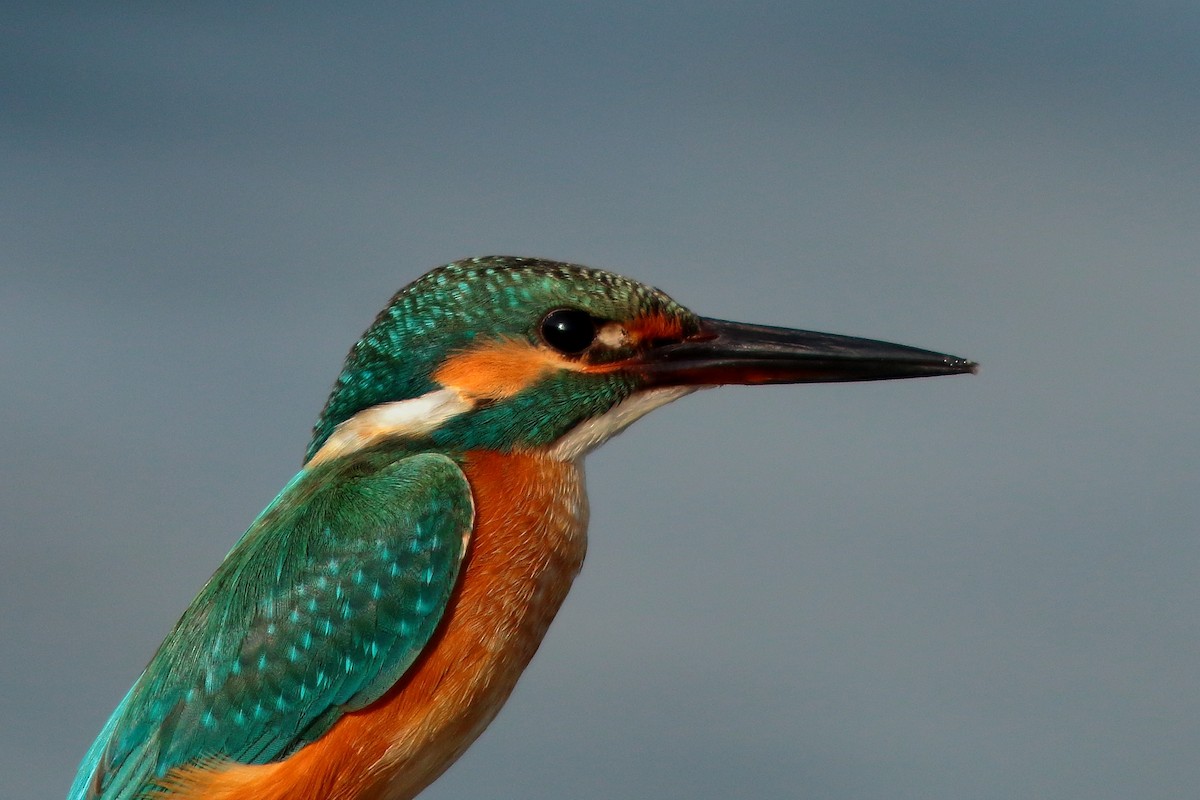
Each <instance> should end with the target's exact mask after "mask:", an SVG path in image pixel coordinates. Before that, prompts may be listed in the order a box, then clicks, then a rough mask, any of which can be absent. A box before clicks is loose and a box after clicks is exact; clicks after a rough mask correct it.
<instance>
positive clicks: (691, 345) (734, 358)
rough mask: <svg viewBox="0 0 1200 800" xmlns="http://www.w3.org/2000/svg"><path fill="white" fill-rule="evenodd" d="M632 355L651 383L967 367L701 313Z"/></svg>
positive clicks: (807, 378) (924, 372)
mask: <svg viewBox="0 0 1200 800" xmlns="http://www.w3.org/2000/svg"><path fill="white" fill-rule="evenodd" d="M700 322H701V326H700V331H699V332H698V333H697V334H696V335H694V336H692V337H690V338H688V339H687V340H685V341H683V342H678V343H676V344H669V345H664V346H662V347H657V348H654V349H653V350H650V351H649V352H647V353H646V354H645V355H644V356H643V357H642V359H640V364H639V371H640V372H641V373H642V374H643V376H644V377H645V379H646V380H647V381H648V382H649V384H650V385H652V386H689V385H709V386H711V385H719V384H729V383H740V384H764V383H831V382H836V381H883V380H891V379H893V378H922V377H926V376H930V375H958V374H961V373H964V372H975V370H976V368H977V365H976V364H975V362H973V361H968V360H966V359H965V358H959V357H958V356H950V355H946V354H944V353H935V352H933V351H931V350H920V349H918V348H916V347H906V346H904V345H900V344H890V343H889V342H878V341H875V340H873V339H859V338H857V337H853V336H839V335H837V334H833V333H817V332H815V331H798V330H793V329H791V328H775V327H771V326H767V325H746V324H743V323H740V322H726V321H725V320H719V319H702V320H701V321H700Z"/></svg>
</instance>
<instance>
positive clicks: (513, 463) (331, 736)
mask: <svg viewBox="0 0 1200 800" xmlns="http://www.w3.org/2000/svg"><path fill="white" fill-rule="evenodd" d="M463 469H464V471H465V472H466V474H467V479H468V480H469V482H470V485H471V489H472V492H473V494H474V498H475V529H474V531H473V532H472V536H471V541H470V545H469V547H468V550H467V556H466V559H465V560H464V562H463V566H462V569H461V571H460V573H459V582H458V586H457V587H456V589H455V592H454V594H453V596H452V597H451V600H450V605H449V607H448V608H447V611H446V615H445V617H444V618H443V620H442V624H441V626H440V627H439V630H438V633H437V634H436V635H435V637H434V639H433V641H432V642H431V643H430V645H429V647H428V648H426V651H425V652H424V653H422V654H421V656H420V658H419V659H418V660H417V661H416V663H415V664H413V666H412V667H411V668H410V669H409V670H408V672H406V673H405V675H404V677H403V678H401V680H400V681H399V682H398V683H397V684H396V685H395V686H394V687H393V688H392V689H391V690H390V691H389V692H388V693H387V694H385V695H384V696H383V697H382V698H380V699H379V700H378V701H377V702H375V703H374V704H372V705H371V706H369V707H367V708H364V709H362V710H360V711H357V712H354V713H351V714H347V715H346V716H344V717H342V718H341V719H340V720H338V722H337V723H336V724H335V725H334V726H333V727H332V728H331V729H330V730H329V732H328V733H326V734H325V735H324V736H322V737H321V738H320V739H319V740H318V741H316V742H314V743H312V744H310V745H308V746H307V747H304V748H302V749H301V750H299V751H297V752H296V753H294V754H293V755H292V756H291V757H289V758H288V759H286V760H284V761H280V762H278V763H275V764H266V765H261V766H246V765H232V764H228V763H222V764H201V765H196V766H193V767H187V768H184V769H181V770H176V771H175V772H174V773H172V774H171V776H170V777H169V778H168V780H167V781H166V785H167V786H168V787H169V788H170V789H171V793H170V795H169V796H170V797H171V798H178V799H179V800H182V799H183V798H195V799H196V800H199V799H200V798H204V800H234V799H235V798H238V799H239V800H242V799H244V798H247V797H253V798H256V799H257V800H285V799H286V800H309V799H310V798H311V800H318V799H320V800H351V799H352V798H353V800H402V799H403V798H410V797H413V796H414V795H416V794H417V792H419V791H421V790H422V789H424V788H425V787H426V786H428V785H429V784H430V783H431V782H432V781H433V780H434V779H435V778H437V777H438V776H439V775H441V774H442V772H443V771H445V769H446V768H447V767H449V766H450V765H451V764H452V763H453V762H454V760H455V759H457V758H458V757H459V756H460V755H462V753H463V751H465V750H466V749H467V747H468V746H469V745H470V744H471V743H472V742H473V741H474V740H475V738H476V737H477V736H479V734H480V733H482V732H483V729H484V728H486V727H487V725H488V723H489V722H491V721H492V719H493V718H494V717H495V715H496V713H497V712H498V711H499V710H500V706H501V705H503V704H504V701H505V700H506V699H507V698H508V695H509V693H510V692H511V691H512V689H513V686H515V685H516V682H517V678H518V677H519V676H520V674H521V672H522V671H523V670H524V669H525V666H526V665H527V664H528V663H529V659H530V658H532V657H533V654H534V652H535V651H536V650H537V647H538V644H539V643H540V642H541V640H542V636H543V635H544V634H545V632H546V628H547V627H548V626H549V624H550V621H551V620H552V619H553V618H554V615H555V613H556V612H557V611H558V608H559V606H560V605H561V604H562V601H563V599H564V598H565V597H566V594H567V590H568V589H569V588H570V585H571V581H572V579H573V578H574V577H575V575H576V574H577V573H578V571H579V568H580V566H581V565H582V563H583V556H584V551H585V549H586V537H585V530H586V527H587V498H586V496H585V495H584V487H583V476H582V474H581V471H580V469H579V467H577V466H576V465H575V464H572V463H563V462H559V461H554V460H552V459H549V458H545V457H542V456H538V455H530V454H518V455H498V454H495V453H489V452H484V451H477V452H472V453H470V454H468V458H467V460H466V462H465V463H464V465H463Z"/></svg>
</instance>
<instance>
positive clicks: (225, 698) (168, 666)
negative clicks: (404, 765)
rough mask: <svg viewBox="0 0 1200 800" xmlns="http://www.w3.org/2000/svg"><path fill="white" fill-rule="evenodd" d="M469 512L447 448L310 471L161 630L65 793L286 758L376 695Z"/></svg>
mask: <svg viewBox="0 0 1200 800" xmlns="http://www.w3.org/2000/svg"><path fill="white" fill-rule="evenodd" d="M473 515H474V510H473V505H472V501H471V495H470V489H469V487H468V486H467V483H466V478H465V477H464V476H463V474H462V471H461V470H460V469H459V468H458V467H457V465H455V463H454V462H453V461H451V460H450V459H449V458H447V457H446V456H442V455H438V454H431V453H424V454H415V455H413V454H408V453H397V452H395V451H388V450H386V449H379V450H372V451H366V452H362V453H356V454H352V455H350V456H348V457H346V458H343V459H338V460H336V461H333V462H330V463H327V464H321V465H318V466H317V467H315V468H313V469H312V470H306V471H304V472H301V473H300V474H299V475H298V476H297V477H296V478H295V479H294V480H293V481H292V482H291V483H290V484H288V486H287V487H286V488H285V489H284V491H283V492H281V493H280V495H279V497H277V498H276V499H275V501H274V502H272V504H271V505H270V506H268V507H267V509H266V510H265V511H264V512H263V513H262V515H260V516H259V518H258V519H257V520H256V521H255V522H254V524H253V525H251V527H250V529H249V530H248V531H247V532H246V534H245V535H244V536H243V537H242V539H241V540H240V541H239V542H238V544H237V545H236V546H235V547H234V549H233V550H232V551H231V552H230V554H229V555H228V556H227V557H226V559H225V561H224V562H223V563H222V564H221V566H220V568H219V569H218V570H217V572H216V573H215V574H214V575H213V577H212V578H211V579H210V580H209V582H208V584H207V585H205V587H204V589H202V590H201V592H200V594H199V595H198V596H197V598H196V599H195V600H194V601H193V602H192V605H191V606H190V607H189V608H188V610H187V611H186V612H185V613H184V615H183V617H182V618H181V619H180V620H179V622H178V624H177V625H176V626H175V628H174V630H172V631H171V633H170V634H169V635H168V637H167V638H166V640H165V641H164V642H163V644H162V646H161V647H160V648H159V650H158V652H157V653H156V654H155V655H154V658H153V659H152V660H151V661H150V664H149V666H147V668H146V671H145V672H144V673H143V674H142V676H141V677H140V678H139V679H138V681H137V683H135V684H134V687H133V689H131V690H130V692H129V694H128V695H127V696H126V698H125V700H124V701H123V702H122V703H121V705H120V706H119V707H118V708H117V710H116V712H114V714H113V716H112V718H111V719H110V720H109V722H108V724H107V725H106V726H105V728H104V730H103V731H102V732H101V734H100V737H99V738H98V739H97V740H96V743H95V744H94V745H93V746H92V748H91V749H90V750H89V751H88V754H87V756H86V757H85V758H84V761H83V763H82V764H81V766H80V770H79V773H78V776H77V777H76V779H75V783H74V785H73V786H72V788H71V793H70V795H69V800H93V799H95V800H99V799H100V798H102V799H103V800H133V798H138V797H140V796H141V795H142V794H143V793H144V792H145V791H146V790H147V789H150V788H152V787H153V786H154V785H155V782H156V781H157V780H159V779H161V778H162V777H163V776H165V775H166V774H167V773H168V772H169V771H170V770H172V769H174V768H176V767H179V766H181V765H184V764H188V763H195V762H197V761H200V760H204V759H214V758H215V759H221V760H233V761H237V762H240V763H247V764H261V763H267V762H270V761H275V760H279V759H281V758H285V757H287V756H288V755H290V754H291V753H293V752H295V751H296V750H297V749H299V748H300V747H303V746H304V745H305V744H307V743H309V742H311V741H313V740H314V739H316V738H317V737H319V736H320V735H321V734H322V733H324V732H325V731H326V730H328V728H329V727H330V726H331V725H332V724H333V723H334V722H336V721H337V719H338V718H339V717H340V716H341V715H342V714H344V713H346V712H347V711H351V710H354V709H356V708H361V707H363V706H366V705H369V704H370V703H371V702H373V701H374V700H376V699H378V698H379V697H380V696H381V695H382V694H383V693H384V692H385V691H387V689H388V688H389V687H391V686H392V685H393V684H394V683H395V682H396V681H397V680H398V679H399V678H400V676H401V675H402V674H403V673H404V671H405V670H406V669H407V668H408V667H409V666H410V665H411V664H412V663H413V661H414V660H416V658H417V656H418V655H419V654H420V652H421V650H422V649H423V648H424V647H425V645H426V644H427V643H428V641H429V639H430V637H431V636H432V635H433V632H434V630H435V629H436V627H437V624H438V621H439V620H440V619H441V616H442V613H443V611H444V610H445V608H446V604H447V602H448V601H449V597H450V594H451V592H452V590H453V588H454V585H455V581H456V579H457V576H458V567H459V564H460V563H461V561H462V558H463V555H464V547H465V543H466V537H467V536H468V534H469V531H470V529H471V525H472V522H473Z"/></svg>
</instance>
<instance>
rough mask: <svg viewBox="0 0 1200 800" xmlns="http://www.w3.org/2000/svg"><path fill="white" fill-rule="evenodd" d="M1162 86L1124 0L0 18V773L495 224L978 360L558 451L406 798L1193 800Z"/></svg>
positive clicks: (1160, 42)
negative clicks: (536, 535)
mask: <svg viewBox="0 0 1200 800" xmlns="http://www.w3.org/2000/svg"><path fill="white" fill-rule="evenodd" d="M64 5H65V4H64ZM1197 75H1200V7H1198V6H1197V5H1196V4H1195V3H1185V2H1170V1H1168V0H1161V1H1159V2H1153V1H1151V2H1139V3H1136V4H1135V3H1114V2H1099V3H1081V2H1070V3H1066V2H1054V0H1049V1H1048V0H1039V2H1008V3H1005V2H1000V3H997V2H989V3H980V2H973V3H961V2H906V3H899V2H897V3H871V2H842V3H808V2H789V3H754V2H750V3H739V4H732V3H730V4H720V3H661V4H645V3H558V2H553V3H552V2H545V3H537V2H516V3H505V4H497V3H441V4H413V3H395V4H384V3H380V4H359V3H342V4H338V5H337V6H336V8H335V7H334V6H333V5H332V4H330V5H326V4H315V3H292V4H255V3H207V4H203V7H202V8H190V9H189V8H185V7H184V6H183V5H179V4H174V5H169V6H163V5H155V4H121V5H119V6H114V5H107V6H105V7H99V6H95V5H92V6H88V7H87V8H80V7H77V6H72V8H71V10H70V11H66V10H64V7H63V6H60V5H58V4H53V3H36V4H34V3H20V2H9V3H6V4H5V5H4V8H3V9H2V10H0V203H2V208H0V210H2V213H0V367H2V374H3V382H2V383H0V470H2V473H0V474H2V477H3V480H2V481H0V537H2V551H0V553H2V554H0V608H2V609H3V613H2V615H0V626H2V633H3V639H2V641H3V646H2V648H0V719H3V721H4V724H3V725H0V796H4V797H14V798H16V797H23V798H34V797H47V798H55V797H62V796H63V795H64V794H65V792H66V789H67V787H68V785H69V783H70V781H71V779H72V777H73V774H74V771H75V768H76V764H77V763H78V760H79V758H80V757H81V756H82V754H83V752H84V750H85V749H86V747H87V745H88V743H89V742H90V741H91V739H92V738H93V736H94V735H95V734H96V733H97V731H98V730H99V728H100V726H101V724H102V723H103V721H104V719H105V718H106V717H107V716H108V714H109V712H110V710H111V709H112V708H113V706H114V705H115V704H116V703H117V702H118V701H119V700H120V698H121V696H122V695H123V694H124V692H125V690H126V689H127V688H128V686H129V684H130V683H131V682H132V680H133V679H134V678H135V677H136V675H137V674H138V672H139V671H140V669H141V668H142V666H143V665H144V664H145V662H146V660H147V659H148V658H149V656H150V654H151V653H152V652H153V650H154V648H155V647H156V646H157V644H158V642H159V641H160V640H161V638H162V637H163V635H165V633H166V632H167V630H168V629H169V628H170V626H171V625H172V623H173V622H174V620H175V619H176V618H177V617H178V615H179V614H180V613H181V612H182V610H183V608H184V607H185V606H186V605H187V603H188V601H189V600H190V599H191V597H192V596H193V595H194V594H195V592H196V591H197V590H198V589H199V587H200V586H201V584H202V583H203V581H204V580H205V579H206V578H207V576H208V575H209V574H210V573H211V571H212V570H213V569H214V568H215V566H216V565H217V563H218V562H219V561H220V559H221V557H222V555H223V554H224V553H225V552H226V551H227V550H228V549H229V547H230V546H231V545H232V543H233V542H234V541H235V539H236V538H237V536H238V535H239V534H240V533H241V531H242V530H244V529H245V527H246V525H247V524H248V523H249V521H250V520H251V519H252V518H253V517H254V516H255V514H256V513H257V512H258V511H259V510H260V509H261V508H262V506H263V505H264V504H265V503H266V502H267V501H268V500H270V498H271V497H273V496H274V495H275V493H276V492H277V490H278V489H279V488H280V487H281V486H282V485H283V483H284V482H285V481H286V480H287V479H288V478H289V477H290V476H291V475H292V473H293V472H294V471H295V469H296V468H297V467H298V465H299V459H300V457H301V455H302V452H303V450H304V446H305V444H306V443H307V440H308V433H309V427H310V425H311V424H312V421H313V420H314V418H315V416H316V413H317V411H318V410H319V409H320V407H321V405H322V403H323V402H324V399H325V395H326V392H327V390H328V388H329V386H330V384H331V383H332V380H333V378H334V376H335V375H336V373H337V371H338V368H339V366H340V362H341V358H342V357H343V355H344V354H345V352H346V350H347V349H348V348H349V347H350V345H351V344H352V343H353V341H354V340H355V338H356V337H357V336H358V334H359V333H360V332H361V331H362V329H363V328H365V327H366V325H367V324H368V323H369V322H370V320H371V319H372V317H373V315H374V314H375V312H376V311H377V310H378V309H379V308H380V307H382V305H383V304H384V303H385V302H386V300H387V299H388V297H389V296H390V294H391V293H392V292H393V291H395V290H396V289H397V288H399V287H400V286H401V285H403V284H405V283H407V282H408V281H410V280H412V279H413V278H415V277H416V276H417V275H419V274H420V273H422V272H424V271H425V270H426V269H429V268H431V267H434V266H436V265H438V264H441V263H444V262H447V261H451V260H454V259H457V258H461V257H465V256H471V255H484V254H489V253H510V254H522V255H537V256H543V257H548V258H558V259H564V260H572V261H577V262H580V263H584V264H589V265H592V266H597V267H604V268H609V269H613V270H615V271H618V272H622V273H625V274H628V275H631V276H633V277H637V278H640V279H642V280H645V281H647V282H651V283H653V284H655V285H657V286H660V287H661V288H663V289H665V290H667V291H668V292H670V293H671V294H673V295H674V296H675V297H676V298H677V299H679V300H680V301H681V302H683V303H685V304H687V305H689V306H690V307H692V308H693V309H695V310H697V311H698V312H700V313H703V314H707V315H711V316H718V317H724V318H729V319H740V320H744V321H752V322H761V323H773V324H791V325H795V326H798V327H807V328H814V329H818V330H831V331H837V332H842V333H852V334H857V335H862V336H869V337H874V338H883V339H889V340H894V341H899V342H904V343H908V344H914V345H918V346H923V347H929V348H934V349H939V350H944V351H947V352H951V353H955V354H959V355H964V356H969V357H971V358H973V359H976V360H978V361H980V362H981V363H982V364H983V371H982V373H981V374H980V375H979V376H978V377H974V378H969V377H956V378H943V379H930V380H923V381H912V382H897V383H880V384H845V385H835V386H810V387H771V388H759V389H744V388H730V389H723V390H720V391H714V392H708V393H704V394H702V395H698V396H694V397H690V398H687V399H686V400H683V401H681V402H680V403H679V404H677V405H675V406H672V407H670V408H668V409H665V410H663V411H659V412H656V413H655V414H654V415H652V416H651V417H650V418H648V419H646V420H644V421H642V422H640V423H638V425H637V426H635V427H634V428H633V430H632V431H631V432H630V433H628V434H627V435H625V436H623V437H621V438H620V439H618V440H616V441H614V442H612V443H610V444H609V445H608V446H607V447H606V448H604V449H602V450H601V451H599V452H598V453H596V454H595V455H593V456H591V457H590V458H589V460H588V470H589V484H590V490H591V498H592V506H593V519H592V529H591V549H590V553H589V561H588V564H587V566H586V567H585V569H584V572H583V575H582V576H581V577H580V579H579V581H578V582H577V584H576V587H575V590H574V592H573V594H572V596H571V597H570V599H569V600H568V602H567V604H566V606H565V607H564V609H563V611H562V613H561V614H560V616H559V618H558V620H557V621H556V623H555V625H554V626H553V627H552V629H551V631H550V634H549V636H548V638H547V640H546V642H545V644H544V646H543V647H542V650H541V651H540V653H539V655H538V656H537V658H536V659H535V660H534V663H533V664H532V666H531V668H530V669H529V671H528V672H527V673H526V675H525V677H524V678H523V680H522V682H521V684H520V686H519V687H518V689H517V691H516V693H515V694H514V696H513V698H512V700H511V701H510V702H509V704H508V706H507V707H506V708H505V710H504V711H503V713H502V714H501V715H500V717H499V719H498V720H497V721H496V722H495V724H493V725H492V727H491V728H490V729H489V730H488V731H487V733H485V734H484V736H483V737H482V738H481V739H480V741H479V742H478V744H477V745H476V746H475V747H474V748H472V750H471V751H470V752H469V753H468V754H467V755H466V756H465V757H464V758H463V759H462V761H461V762H460V763H459V764H458V765H457V766H455V767H454V768H453V769H452V770H451V771H450V772H449V773H448V774H447V775H446V776H445V777H444V778H443V779H442V780H441V781H439V782H438V783H437V784H435V786H434V787H433V788H432V789H430V790H429V791H428V793H427V795H425V796H427V797H429V798H446V799H448V798H454V797H479V798H485V797H495V798H506V797H523V798H564V797H570V798H577V799H578V800H589V799H590V798H614V797H622V798H689V800H696V799H698V798H727V797H730V796H756V797H781V798H782V797H786V798H790V797H805V798H846V799H847V800H849V799H850V798H853V799H854V800H862V799H863V798H879V799H880V800H884V799H887V800H892V799H894V798H946V800H951V799H955V800H957V799H958V798H964V797H970V798H1013V797H1055V798H1089V800H1102V799H1103V798H1113V799H1114V800H1115V799H1117V798H1121V799H1122V800H1125V799H1127V798H1130V797H1137V798H1141V800H1148V799H1151V798H1179V797H1184V796H1192V795H1194V793H1195V790H1196V787H1197V786H1200V758H1198V757H1197V753H1200V721H1198V720H1200V682H1198V680H1197V678H1198V675H1197V671H1198V669H1200V615H1198V613H1197V610H1198V609H1197V606H1198V603H1200V581H1198V580H1197V573H1198V571H1200V536H1198V527H1200V525H1198V523H1200V466H1198V460H1200V459H1198V456H1200V412H1198V410H1197V409H1198V408H1200V405H1198V403H1197V397H1198V395H1200V356H1198V352H1200V348H1198V344H1200V322H1198V317H1200V315H1198V309H1200V267H1198V260H1200V259H1198V253H1200V147H1198V146H1197V131H1200V81H1198V80H1197Z"/></svg>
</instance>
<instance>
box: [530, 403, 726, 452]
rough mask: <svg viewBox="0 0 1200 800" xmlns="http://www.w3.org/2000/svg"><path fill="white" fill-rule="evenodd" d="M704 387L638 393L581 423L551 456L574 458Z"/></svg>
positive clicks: (559, 443) (560, 440)
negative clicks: (659, 409) (657, 410)
mask: <svg viewBox="0 0 1200 800" xmlns="http://www.w3.org/2000/svg"><path fill="white" fill-rule="evenodd" d="M702 388H704V387H702V386H668V387H666V388H663V389H648V390H646V391H642V392H637V393H636V394H634V395H633V396H631V397H629V398H627V399H625V400H624V401H622V402H621V403H618V404H617V405H615V406H613V407H612V408H610V409H609V410H608V411H605V412H604V413H603V414H601V415H600V416H598V417H592V418H591V419H589V420H587V421H585V422H581V423H579V424H578V425H576V426H575V427H574V428H572V429H571V430H570V431H568V432H567V434H566V435H565V436H563V437H562V438H561V439H559V440H558V441H557V442H555V443H554V444H552V445H551V446H550V450H549V456H550V457H551V458H553V459H556V460H558V461H574V460H575V459H577V458H580V457H581V456H585V455H587V454H588V453H590V452H591V451H592V450H595V449H596V448H597V447H599V446H600V445H602V444H604V443H605V442H607V441H608V440H609V439H611V438H612V437H614V436H616V435H617V434H618V433H620V432H621V431H623V430H625V429H626V428H628V427H629V426H630V425H632V424H633V423H634V422H636V421H637V420H639V419H641V418H642V417H644V416H646V415H647V414H649V413H650V412H651V411H653V410H654V409H656V408H659V407H661V406H665V405H666V404H667V403H670V402H672V401H675V400H678V399H679V398H681V397H683V396H684V395H687V394H691V393H692V392H694V391H696V390H697V389H702Z"/></svg>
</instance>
